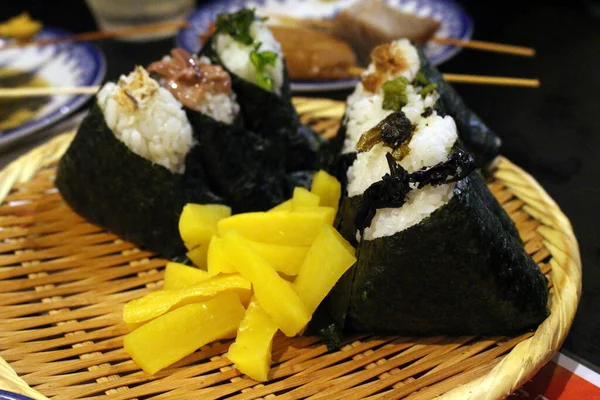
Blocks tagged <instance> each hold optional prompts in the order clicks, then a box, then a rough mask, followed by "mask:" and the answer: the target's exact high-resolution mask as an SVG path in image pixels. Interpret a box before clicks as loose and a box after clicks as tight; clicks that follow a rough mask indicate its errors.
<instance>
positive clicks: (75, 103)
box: [0, 28, 106, 147]
mask: <svg viewBox="0 0 600 400" xmlns="http://www.w3.org/2000/svg"><path fill="white" fill-rule="evenodd" d="M71 35H72V34H71V33H70V32H68V31H65V30H63V29H59V28H44V29H43V30H42V32H41V33H40V34H39V37H43V38H51V37H61V36H71ZM57 47H58V48H59V51H60V52H70V53H74V52H75V51H78V52H82V54H81V55H85V56H86V60H85V61H86V62H87V63H88V64H87V65H85V64H83V65H82V64H81V62H82V61H83V59H82V58H81V57H80V56H78V57H75V56H73V58H75V59H76V60H77V62H78V63H80V65H79V66H78V67H79V68H82V69H84V70H85V71H86V73H85V74H84V75H85V76H84V77H83V78H82V81H80V82H79V83H78V86H96V85H99V84H101V83H102V81H103V79H104V76H105V74H106V60H105V58H104V55H103V54H102V52H101V51H100V49H98V48H97V47H96V46H94V45H92V44H90V43H87V42H79V43H66V44H60V45H57ZM91 96H92V95H88V94H83V95H73V96H69V99H68V100H67V101H66V102H65V103H64V104H63V105H62V106H61V107H60V108H59V109H57V110H54V111H51V112H48V113H45V114H43V115H40V116H38V117H35V118H34V119H32V120H30V121H28V122H25V123H24V124H22V125H20V126H18V127H16V128H12V129H8V130H6V131H4V132H2V133H1V134H0V147H2V146H6V145H8V144H9V143H12V142H14V141H16V140H18V139H21V138H24V137H26V136H29V135H30V134H33V133H35V132H38V131H39V130H41V129H42V128H45V127H47V126H49V125H51V124H53V123H55V122H58V121H59V120H60V119H62V118H63V117H65V116H67V115H68V114H71V113H72V112H73V111H75V110H77V109H78V108H79V107H80V106H81V105H82V104H83V103H85V102H86V101H87V100H88V99H89V98H90V97H91Z"/></svg>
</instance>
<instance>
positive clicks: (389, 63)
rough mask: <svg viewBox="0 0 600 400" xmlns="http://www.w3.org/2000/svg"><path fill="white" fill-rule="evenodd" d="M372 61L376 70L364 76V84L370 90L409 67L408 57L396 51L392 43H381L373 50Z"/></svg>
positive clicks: (373, 90)
mask: <svg viewBox="0 0 600 400" xmlns="http://www.w3.org/2000/svg"><path fill="white" fill-rule="evenodd" d="M371 63H372V64H373V65H374V66H375V71H374V72H371V73H370V74H367V75H365V76H364V77H363V78H362V84H363V86H364V87H365V89H366V90H367V91H369V92H375V91H377V89H379V87H380V86H381V85H382V84H383V83H384V82H385V81H387V80H388V78H389V77H390V76H394V75H397V74H398V73H399V72H401V71H404V70H405V69H406V68H408V64H407V62H406V59H405V58H404V57H403V56H402V54H399V52H397V51H394V49H393V44H392V43H385V44H380V45H379V46H377V47H375V48H374V49H373V51H372V52H371Z"/></svg>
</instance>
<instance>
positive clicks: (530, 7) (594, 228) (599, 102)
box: [0, 0, 600, 366]
mask: <svg viewBox="0 0 600 400" xmlns="http://www.w3.org/2000/svg"><path fill="white" fill-rule="evenodd" d="M123 1H126V0H123ZM462 4H463V5H464V6H465V8H466V9H467V11H468V12H469V14H470V15H471V16H472V17H473V19H474V20H475V34H474V38H476V39H481V40H489V41H495V42H504V43H511V44H521V45H527V46H532V47H535V48H536V50H537V56H536V57H535V58H521V57H511V56H505V55H499V54H492V53H484V52H477V51H468V50H464V51H462V52H461V53H460V54H459V55H458V56H456V57H455V58H453V59H452V60H451V61H449V62H447V63H445V64H443V65H442V66H441V68H440V69H441V70H442V71H443V72H455V73H469V74H483V75H504V76H515V77H538V78H539V79H540V80H541V82H542V86H541V87H540V88H539V89H527V88H508V87H491V86H477V85H457V86H456V87H457V89H458V91H459V92H460V93H461V94H462V96H463V97H464V99H465V100H466V102H467V103H468V104H469V105H470V106H471V107H472V108H473V109H474V110H475V111H476V112H477V113H479V114H480V115H481V116H482V117H483V119H484V120H485V121H486V122H487V123H488V124H489V125H490V126H491V127H492V128H493V129H495V130H496V131H497V132H498V134H499V135H500V136H501V137H502V139H503V143H504V145H503V150H502V153H503V154H504V155H505V156H507V157H508V158H509V159H510V160H512V161H513V162H515V163H517V164H518V165H520V166H521V167H523V168H524V169H525V170H527V171H528V172H530V173H531V174H532V175H533V176H534V177H535V178H536V179H537V180H538V181H539V182H540V183H541V184H542V185H543V186H544V188H546V190H547V191H548V192H549V194H550V195H551V196H552V197H553V198H554V199H555V200H556V202H557V203H558V204H559V205H560V206H561V208H562V209H563V211H564V212H565V214H566V215H567V216H568V217H569V218H570V220H571V222H572V224H573V226H574V229H575V233H576V235H577V237H578V240H579V244H580V248H581V256H582V260H583V266H584V269H583V282H584V284H583V296H582V299H581V303H580V306H579V311H578V314H577V317H576V319H575V323H574V325H573V328H572V331H571V333H570V335H569V337H568V338H567V341H566V342H565V348H566V349H567V350H569V351H570V352H571V353H573V354H574V355H576V356H578V357H579V358H583V359H585V360H587V361H589V362H591V363H593V364H595V365H597V366H600V268H599V264H600V244H599V243H598V241H599V240H600V227H599V226H598V225H599V222H600V217H598V214H597V213H598V206H599V205H600V178H599V172H600V11H597V12H596V13H595V12H594V9H595V8H596V9H598V10H600V1H596V2H594V1H588V2H578V1H525V0H523V1H514V0H508V1H507V0H504V1H501V0H491V1H481V0H464V1H462ZM23 10H27V11H29V12H30V13H31V15H32V16H33V17H34V18H36V19H40V20H42V21H43V22H44V23H45V24H46V25H48V26H58V27H62V28H65V29H68V30H71V31H74V32H83V31H89V30H93V29H95V24H94V21H93V18H92V17H91V15H90V13H89V12H88V10H87V7H86V5H85V3H84V2H83V1H76V0H68V1H63V0H59V1H48V0H23V1H11V2H8V1H4V2H3V4H2V7H1V8H0V17H1V18H0V19H6V18H8V17H10V16H12V15H15V14H18V13H20V12H21V11H23ZM172 43H173V41H172V40H171V39H168V40H163V41H159V42H155V43H151V44H143V45H139V44H136V45H132V44H125V43H119V42H116V41H112V40H107V41H104V42H101V43H99V47H101V48H102V50H103V51H104V53H105V55H106V58H107V61H108V72H107V78H108V79H114V78H116V77H118V76H119V75H120V74H121V73H125V72H127V71H129V70H131V69H132V66H133V65H134V64H141V65H146V64H148V63H149V62H150V61H153V60H155V59H157V58H159V57H161V56H162V54H164V53H166V52H168V50H169V49H170V47H171V46H172ZM317 95H319V96H329V97H334V98H338V99H344V98H345V97H346V96H347V95H348V92H336V93H319V94H317Z"/></svg>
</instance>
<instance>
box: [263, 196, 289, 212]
mask: <svg viewBox="0 0 600 400" xmlns="http://www.w3.org/2000/svg"><path fill="white" fill-rule="evenodd" d="M272 211H292V199H289V200H286V201H284V202H283V203H281V204H278V205H276V206H275V207H273V208H271V209H269V210H268V211H267V212H272Z"/></svg>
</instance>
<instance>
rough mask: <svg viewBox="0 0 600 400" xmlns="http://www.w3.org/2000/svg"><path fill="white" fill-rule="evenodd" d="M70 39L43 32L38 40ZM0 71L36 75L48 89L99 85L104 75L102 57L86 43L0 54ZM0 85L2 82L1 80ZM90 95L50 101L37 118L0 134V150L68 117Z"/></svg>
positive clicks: (58, 32) (47, 30) (49, 30)
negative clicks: (8, 70) (7, 69)
mask: <svg viewBox="0 0 600 400" xmlns="http://www.w3.org/2000/svg"><path fill="white" fill-rule="evenodd" d="M66 35H70V34H69V33H68V32H65V31H63V30H60V29H52V28H44V29H43V30H42V32H40V33H39V34H38V36H37V37H39V38H55V37H61V36H66ZM0 68H10V69H16V70H19V71H23V72H31V73H35V74H37V75H38V76H39V77H41V78H42V79H44V80H45V81H46V82H48V84H49V85H50V86H56V87H59V86H93V85H99V84H100V83H101V82H102V80H103V79H104V74H105V73H106V62H105V60H104V56H103V55H102V53H101V52H100V50H98V48H97V47H95V46H93V45H91V44H88V43H63V44H57V45H49V46H40V47H34V46H30V47H24V48H20V49H7V50H1V51H0ZM0 84H1V79H0ZM90 96H91V95H60V96H52V97H49V100H48V102H47V103H45V104H44V105H43V106H42V107H41V108H40V109H39V111H37V114H36V116H35V117H34V118H33V119H31V120H28V121H27V122H25V123H23V124H22V125H20V126H18V127H16V128H12V129H8V130H5V131H2V132H0V148H1V147H6V146H8V145H9V144H11V143H14V142H15V141H17V140H19V139H22V138H24V137H27V136H29V135H32V134H34V133H35V132H38V131H39V130H41V129H43V128H45V127H48V126H49V125H51V124H53V123H55V122H57V121H58V120H60V119H61V118H63V117H65V116H66V115H68V114H71V113H72V112H73V111H75V110H76V109H77V108H78V107H79V106H81V105H82V104H83V103H84V102H85V101H86V100H87V99H88V98H89V97H90Z"/></svg>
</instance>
